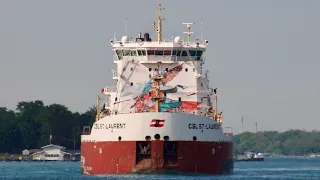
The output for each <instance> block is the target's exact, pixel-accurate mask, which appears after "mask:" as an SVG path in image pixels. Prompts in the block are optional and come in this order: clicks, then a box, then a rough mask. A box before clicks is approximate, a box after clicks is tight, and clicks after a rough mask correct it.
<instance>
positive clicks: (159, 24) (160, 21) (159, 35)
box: [157, 0, 164, 42]
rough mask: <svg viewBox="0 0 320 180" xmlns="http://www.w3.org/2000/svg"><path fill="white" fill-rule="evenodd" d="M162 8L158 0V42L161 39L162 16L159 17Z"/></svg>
mask: <svg viewBox="0 0 320 180" xmlns="http://www.w3.org/2000/svg"><path fill="white" fill-rule="evenodd" d="M163 9H164V8H162V7H161V4H160V0H158V7H157V10H158V29H157V33H158V41H159V42H160V41H161V40H162V18H161V10H163Z"/></svg>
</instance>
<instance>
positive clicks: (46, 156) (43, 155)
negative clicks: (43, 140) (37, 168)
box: [31, 144, 72, 161]
mask: <svg viewBox="0 0 320 180" xmlns="http://www.w3.org/2000/svg"><path fill="white" fill-rule="evenodd" d="M41 149H42V151H40V152H36V153H34V154H32V155H31V156H32V160H39V161H63V160H70V159H71V157H72V154H70V153H67V152H65V150H66V148H65V147H63V146H58V145H53V144H50V145H47V146H43V147H41Z"/></svg>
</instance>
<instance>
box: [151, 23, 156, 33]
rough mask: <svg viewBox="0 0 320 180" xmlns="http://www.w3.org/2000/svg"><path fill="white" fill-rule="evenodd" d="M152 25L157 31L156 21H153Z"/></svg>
mask: <svg viewBox="0 0 320 180" xmlns="http://www.w3.org/2000/svg"><path fill="white" fill-rule="evenodd" d="M152 26H153V31H156V22H153V24H152Z"/></svg>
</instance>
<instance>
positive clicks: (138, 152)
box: [81, 140, 233, 175]
mask: <svg viewBox="0 0 320 180" xmlns="http://www.w3.org/2000/svg"><path fill="white" fill-rule="evenodd" d="M143 148H145V150H146V151H143ZM232 154H233V143H232V142H201V141H176V142H175V141H161V140H156V141H141V142H136V141H118V142H82V144H81V156H82V158H81V172H82V173H83V174H90V175H95V174H123V173H131V172H143V171H159V172H162V171H177V172H186V173H187V172H189V173H190V172H192V173H206V174H224V173H231V172H232V170H233V158H232Z"/></svg>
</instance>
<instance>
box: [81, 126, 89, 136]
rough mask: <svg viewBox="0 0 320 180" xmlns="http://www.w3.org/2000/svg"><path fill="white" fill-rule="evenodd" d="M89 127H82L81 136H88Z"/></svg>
mask: <svg viewBox="0 0 320 180" xmlns="http://www.w3.org/2000/svg"><path fill="white" fill-rule="evenodd" d="M90 134H91V133H90V126H83V130H82V135H90Z"/></svg>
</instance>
